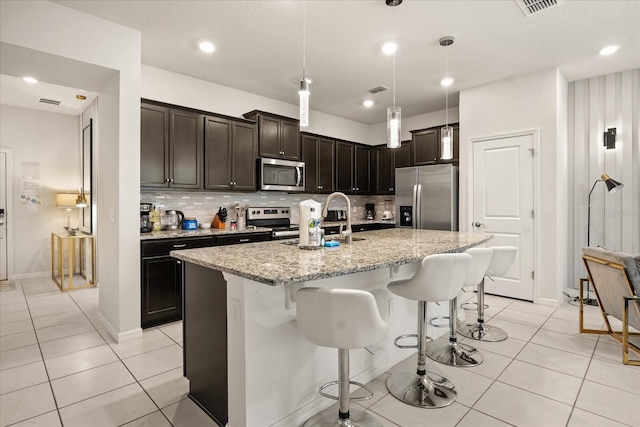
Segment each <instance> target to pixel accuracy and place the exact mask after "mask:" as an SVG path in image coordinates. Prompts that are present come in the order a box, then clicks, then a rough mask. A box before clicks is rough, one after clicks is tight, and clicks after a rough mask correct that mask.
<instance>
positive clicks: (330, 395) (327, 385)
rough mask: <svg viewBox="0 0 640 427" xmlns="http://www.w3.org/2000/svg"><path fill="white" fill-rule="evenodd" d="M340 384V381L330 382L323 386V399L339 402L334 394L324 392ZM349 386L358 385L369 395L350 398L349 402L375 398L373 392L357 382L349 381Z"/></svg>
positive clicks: (321, 389) (321, 388)
mask: <svg viewBox="0 0 640 427" xmlns="http://www.w3.org/2000/svg"><path fill="white" fill-rule="evenodd" d="M338 384H339V381H329V382H328V383H325V384H322V385H321V386H320V389H319V392H320V395H321V396H323V397H327V398H329V399H333V400H338V396H334V395H333V394H329V393H325V392H324V389H325V388H327V387H331V386H334V385H338ZM349 384H353V385H357V386H358V387H360V388H361V389H363V390H365V391H366V392H367V393H368V394H367V395H366V396H362V397H350V398H349V401H352V400H353V401H359V400H369V399H371V398H372V397H373V392H372V391H371V390H369V389H368V388H367V387H366V386H365V385H364V384H362V383H359V382H357V381H349Z"/></svg>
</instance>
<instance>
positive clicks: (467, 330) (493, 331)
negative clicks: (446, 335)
mask: <svg viewBox="0 0 640 427" xmlns="http://www.w3.org/2000/svg"><path fill="white" fill-rule="evenodd" d="M458 333H459V334H460V335H462V336H465V337H467V338H471V339H474V340H478V341H487V342H498V341H504V340H506V339H507V338H508V335H507V333H506V332H505V331H503V330H502V329H500V328H497V327H495V326H491V325H487V324H486V323H474V324H471V325H461V326H460V330H459V331H458Z"/></svg>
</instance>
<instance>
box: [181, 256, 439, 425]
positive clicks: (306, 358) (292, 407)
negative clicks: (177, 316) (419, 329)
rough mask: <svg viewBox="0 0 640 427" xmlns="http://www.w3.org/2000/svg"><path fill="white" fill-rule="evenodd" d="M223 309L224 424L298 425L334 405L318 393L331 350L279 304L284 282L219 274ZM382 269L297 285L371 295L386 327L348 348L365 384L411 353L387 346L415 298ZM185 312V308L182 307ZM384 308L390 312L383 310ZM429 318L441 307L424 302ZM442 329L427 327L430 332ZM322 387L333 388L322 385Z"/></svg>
mask: <svg viewBox="0 0 640 427" xmlns="http://www.w3.org/2000/svg"><path fill="white" fill-rule="evenodd" d="M416 268H417V266H416V265H411V264H410V265H405V266H401V267H400V268H399V271H398V273H396V274H394V280H397V279H399V278H404V277H406V278H409V277H411V276H412V275H413V273H414V272H415V269H416ZM224 278H225V280H226V288H227V306H228V325H227V326H228V333H227V336H228V350H227V352H228V372H229V373H228V377H229V385H228V402H229V426H230V427H233V426H245V425H246V426H254V425H255V426H257V425H260V426H274V427H275V426H277V427H284V426H291V425H302V424H304V422H305V421H306V420H308V419H309V418H311V417H312V416H313V415H315V414H317V413H318V412H320V411H322V410H323V409H326V408H328V407H329V406H331V405H333V404H334V402H333V401H332V400H329V399H325V398H322V397H321V396H320V395H319V394H318V387H319V386H320V385H321V384H324V383H326V382H329V381H332V380H335V379H336V378H337V377H338V372H337V366H336V364H335V349H331V348H324V347H318V346H316V345H314V344H312V343H310V342H309V341H308V340H306V339H305V338H304V336H303V335H302V334H301V333H300V332H299V330H298V327H297V323H296V312H295V306H293V308H292V309H287V308H285V291H286V290H285V286H288V285H285V286H275V287H274V286H265V285H264V284H262V283H258V282H254V281H252V280H250V279H244V278H241V277H238V276H235V275H233V274H228V273H224ZM390 280H391V279H390V272H389V269H380V270H374V271H368V272H363V273H356V274H352V275H348V276H340V277H333V278H328V279H321V280H315V281H313V282H308V283H306V284H305V285H308V286H318V287H328V288H349V289H363V290H367V291H369V292H371V293H372V294H373V295H374V297H375V298H376V303H377V304H378V309H379V311H380V313H381V315H382V318H383V319H384V320H386V321H388V322H389V331H388V333H387V335H386V336H385V337H384V338H383V339H382V340H380V342H378V343H376V344H374V345H372V346H370V347H368V349H369V350H371V351H372V352H373V353H374V354H373V355H372V354H370V353H369V352H368V351H367V350H365V349H360V350H353V351H351V357H350V372H351V379H352V380H354V381H358V382H361V383H364V384H366V383H367V382H369V381H371V380H373V379H375V378H377V377H378V376H380V375H382V374H383V373H384V372H386V371H387V370H388V369H389V368H390V367H392V366H394V365H395V364H397V363H399V362H401V361H403V360H404V359H406V358H408V357H411V356H412V354H413V353H414V350H401V349H398V348H396V347H395V345H394V339H395V337H396V336H397V335H400V334H402V333H406V332H408V331H414V330H415V325H416V318H415V313H416V307H415V305H416V302H415V301H410V300H405V299H403V298H398V297H396V296H395V295H393V294H391V293H390V292H389V291H387V289H386V285H387V283H388V282H389V281H390ZM185 309H186V310H187V311H188V310H189V307H185ZM390 309H391V310H390ZM428 312H429V316H435V315H443V314H445V313H446V307H445V306H444V305H441V306H437V305H436V304H433V305H431V304H430V305H429V309H428ZM443 333H444V331H442V330H441V329H440V330H437V328H433V330H431V329H430V330H429V334H430V335H434V336H437V335H440V334H443ZM327 392H335V390H330V389H328V390H327Z"/></svg>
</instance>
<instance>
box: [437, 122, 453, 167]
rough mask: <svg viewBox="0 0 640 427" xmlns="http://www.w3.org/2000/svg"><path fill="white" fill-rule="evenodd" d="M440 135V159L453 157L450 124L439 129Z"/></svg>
mask: <svg viewBox="0 0 640 427" xmlns="http://www.w3.org/2000/svg"><path fill="white" fill-rule="evenodd" d="M440 136H441V137H442V140H441V146H440V159H442V160H451V159H453V128H452V127H451V126H445V127H443V128H442V129H441V130H440Z"/></svg>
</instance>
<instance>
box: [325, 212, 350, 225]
mask: <svg viewBox="0 0 640 427" xmlns="http://www.w3.org/2000/svg"><path fill="white" fill-rule="evenodd" d="M346 220H347V211H345V210H342V209H332V210H328V211H327V217H326V218H325V221H330V222H332V221H346Z"/></svg>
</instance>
